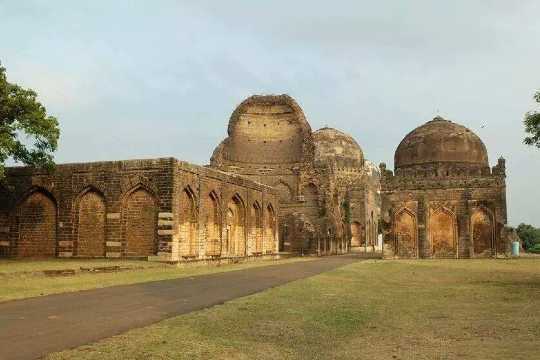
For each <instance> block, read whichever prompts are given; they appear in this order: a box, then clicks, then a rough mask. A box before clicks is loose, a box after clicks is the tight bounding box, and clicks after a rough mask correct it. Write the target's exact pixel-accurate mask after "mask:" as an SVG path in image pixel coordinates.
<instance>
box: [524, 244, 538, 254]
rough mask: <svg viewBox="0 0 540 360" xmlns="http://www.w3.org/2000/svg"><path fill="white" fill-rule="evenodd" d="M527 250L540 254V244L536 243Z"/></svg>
mask: <svg viewBox="0 0 540 360" xmlns="http://www.w3.org/2000/svg"><path fill="white" fill-rule="evenodd" d="M527 251H528V252H531V253H534V254H540V244H536V245H534V246H533V247H531V248H529V249H528V250H527Z"/></svg>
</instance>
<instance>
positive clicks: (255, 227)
mask: <svg viewBox="0 0 540 360" xmlns="http://www.w3.org/2000/svg"><path fill="white" fill-rule="evenodd" d="M251 238H252V241H253V252H254V253H256V254H262V252H263V225H262V209H261V206H260V205H259V203H258V202H254V203H253V205H252V206H251Z"/></svg>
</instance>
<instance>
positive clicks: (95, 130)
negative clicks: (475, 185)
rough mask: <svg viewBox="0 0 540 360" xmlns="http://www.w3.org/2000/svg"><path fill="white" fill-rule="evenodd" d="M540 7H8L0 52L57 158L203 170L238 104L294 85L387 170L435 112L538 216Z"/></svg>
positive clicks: (2, 10) (516, 206) (0, 22)
mask: <svg viewBox="0 0 540 360" xmlns="http://www.w3.org/2000/svg"><path fill="white" fill-rule="evenodd" d="M538 14H540V2H539V1H537V0H531V1H529V0H522V1H519V2H517V1H515V2H514V1H506V0H501V1H491V0H485V1H470V0H469V1H464V0H456V1H447V2H439V1H437V2H435V1H427V0H425V1H420V0H412V1H406V2H405V1H377V2H374V1H359V0H356V1H332V2H329V1H314V0H312V1H294V2H292V1H281V0H272V1H254V0H251V1H248V0H245V1H238V0H227V1H218V0H215V1H154V2H150V1H92V2H82V1H15V0H11V1H7V0H0V61H1V62H2V64H3V66H5V67H6V68H7V71H8V78H9V80H10V81H13V82H17V83H19V84H21V85H23V86H26V87H31V88H33V89H35V90H36V91H37V92H38V93H39V94H40V100H41V101H42V102H43V103H44V104H45V105H46V106H47V109H48V110H49V112H50V113H51V114H53V115H55V116H57V117H58V119H59V120H60V123H61V129H62V138H61V142H60V148H59V151H58V153H57V157H56V159H57V161H58V162H79V161H92V160H112V159H130V158H145V157H157V156H175V157H177V158H180V159H183V160H187V161H191V162H194V163H199V164H206V163H207V162H208V160H209V157H210V155H211V153H212V150H213V149H214V147H215V146H216V145H217V144H218V143H219V141H221V140H222V139H223V138H224V137H225V135H226V129H227V122H228V119H229V116H230V114H231V112H232V111H233V110H234V108H235V106H236V105H237V104H238V103H240V102H241V101H242V100H243V99H244V98H246V97H248V96H249V95H251V94H267V93H288V94H290V95H291V96H293V97H294V98H295V99H296V100H297V101H298V102H299V103H300V105H301V106H302V107H303V109H304V112H305V113H306V116H307V117H308V120H309V121H310V123H311V126H312V128H313V129H316V128H319V127H322V126H324V125H328V126H331V127H335V128H338V129H341V130H344V131H346V132H348V133H350V134H351V135H353V136H354V137H355V138H356V139H357V141H358V142H359V143H360V144H361V146H362V148H363V150H364V152H365V155H366V157H367V158H368V159H370V160H372V161H374V162H376V163H379V162H381V161H385V162H386V163H387V164H388V166H389V167H390V168H391V167H392V165H393V154H394V150H395V148H396V147H397V145H398V143H399V142H400V140H401V139H402V138H403V137H404V136H405V135H406V133H407V132H409V131H410V130H412V129H413V128H415V127H416V126H418V125H420V124H422V123H424V122H426V121H428V120H430V119H431V118H433V117H434V116H435V115H437V114H440V115H442V116H444V117H446V118H449V119H451V120H453V121H456V122H459V123H461V124H463V125H465V126H467V127H469V128H471V129H472V130H473V131H475V132H476V133H477V134H478V135H479V136H480V137H481V138H482V140H483V141H484V142H485V144H486V146H487V148H488V151H489V156H490V162H491V164H492V165H494V164H495V163H496V161H497V158H498V157H499V156H501V155H502V156H504V157H505V158H506V159H507V167H508V206H509V220H510V223H511V224H514V225H516V224H518V223H519V222H522V221H523V222H527V223H532V224H535V225H537V226H540V215H539V214H540V190H538V183H539V180H540V151H539V150H536V149H534V148H528V147H526V146H524V145H522V138H523V136H524V134H523V127H522V124H521V122H522V119H523V114H524V113H525V112H526V111H527V110H530V109H534V107H535V104H534V102H533V100H532V96H533V94H534V91H535V90H536V89H539V88H540V67H539V65H538V64H539V63H540V41H539V39H540V22H539V21H538Z"/></svg>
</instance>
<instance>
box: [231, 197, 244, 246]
mask: <svg viewBox="0 0 540 360" xmlns="http://www.w3.org/2000/svg"><path fill="white" fill-rule="evenodd" d="M244 224H245V213H244V203H243V201H242V200H241V198H240V197H239V196H238V195H235V196H233V198H232V199H231V201H229V204H228V205H227V243H228V244H227V245H228V249H227V253H228V254H229V256H244V255H245V249H246V236H245V225H244Z"/></svg>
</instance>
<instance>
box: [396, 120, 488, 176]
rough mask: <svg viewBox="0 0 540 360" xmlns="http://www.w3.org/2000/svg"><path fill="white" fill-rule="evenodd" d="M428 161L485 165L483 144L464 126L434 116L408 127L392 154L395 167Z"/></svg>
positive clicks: (421, 163)
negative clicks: (423, 122)
mask: <svg viewBox="0 0 540 360" xmlns="http://www.w3.org/2000/svg"><path fill="white" fill-rule="evenodd" d="M429 164H439V165H440V164H445V165H449V166H453V165H459V166H465V167H473V168H485V167H489V163H488V155H487V151H486V146H485V145H484V143H483V142H482V140H480V138H479V137H478V136H477V135H476V134H475V133H473V132H472V131H471V130H469V129H467V128H466V127H464V126H462V125H459V124H456V123H453V122H451V121H449V120H445V119H443V118H442V117H435V118H434V119H433V120H431V121H428V122H427V123H425V124H424V125H422V126H419V127H417V128H416V129H414V130H413V131H411V132H410V133H409V134H407V136H405V138H404V139H403V140H402V141H401V143H400V144H399V146H398V147H397V150H396V153H395V156H394V167H395V170H399V169H405V168H412V167H417V166H425V165H429Z"/></svg>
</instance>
